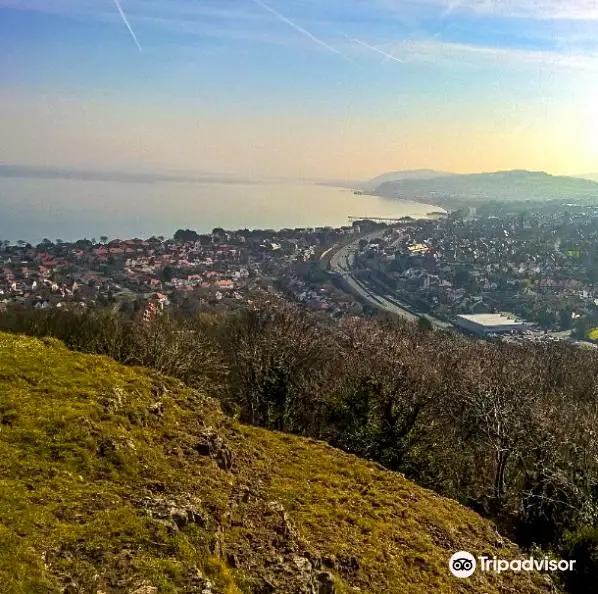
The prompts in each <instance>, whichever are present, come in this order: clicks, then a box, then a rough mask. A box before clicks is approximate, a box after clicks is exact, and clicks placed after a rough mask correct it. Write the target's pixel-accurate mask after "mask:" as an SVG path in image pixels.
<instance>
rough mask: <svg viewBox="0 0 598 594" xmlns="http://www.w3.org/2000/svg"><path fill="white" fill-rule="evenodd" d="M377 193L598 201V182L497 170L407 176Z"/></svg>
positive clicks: (440, 198) (382, 186) (441, 198)
mask: <svg viewBox="0 0 598 594" xmlns="http://www.w3.org/2000/svg"><path fill="white" fill-rule="evenodd" d="M376 194H379V195H381V196H387V197H401V198H409V199H427V200H434V201H435V203H436V204H440V205H442V204H444V203H445V202H447V203H448V202H449V201H450V200H451V199H455V198H456V199H460V200H465V201H470V202H476V201H484V200H517V201H519V200H562V199H568V200H572V199H580V198H581V199H590V200H594V201H595V200H598V184H597V183H596V182H593V181H589V180H586V179H579V178H575V177H565V176H557V175H549V174H548V173H544V172H535V171H497V172H495V173H475V174H470V175H451V176H448V177H435V178H433V179H405V180H399V181H392V182H386V183H382V184H380V185H379V186H378V187H377V188H376Z"/></svg>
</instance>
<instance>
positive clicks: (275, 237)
mask: <svg viewBox="0 0 598 594" xmlns="http://www.w3.org/2000/svg"><path fill="white" fill-rule="evenodd" d="M342 250H345V251H346V252H347V253H346V254H345V259H346V262H345V268H344V269H343V268H342V267H341V268H337V266H336V265H335V257H336V258H337V259H338V256H339V254H341V253H343V252H342ZM597 253H598V212H597V211H596V210H595V209H593V208H590V207H586V208H576V207H571V208H569V209H564V210H563V209H561V210H555V209H554V208H551V209H548V210H547V209H543V208H542V207H541V206H538V207H536V208H535V209H529V210H528V211H527V212H525V213H521V212H511V213H502V214H500V216H497V215H489V216H488V215H483V216H480V215H478V214H477V213H475V212H472V211H471V210H467V209H466V210H465V211H455V212H453V213H451V214H449V215H448V216H444V217H438V216H436V217H434V218H428V219H411V218H409V217H405V218H404V219H403V220H400V221H394V222H391V221H389V222H388V223H384V222H374V221H367V220H363V221H354V222H353V224H352V225H347V226H343V227H339V228H331V227H320V228H313V229H304V228H297V229H282V230H247V229H245V230H238V231H226V230H224V229H219V228H217V229H214V230H213V231H212V232H211V233H206V234H199V233H197V232H195V231H193V230H189V229H187V230H185V229H180V230H178V231H177V232H176V233H175V234H174V236H173V237H172V238H165V237H151V238H149V239H135V238H134V239H112V240H108V238H107V237H101V238H99V240H96V239H95V238H92V239H82V240H79V241H75V242H64V241H60V240H56V241H52V240H49V239H44V240H43V241H42V242H41V243H39V244H37V245H32V244H29V243H26V242H24V241H20V242H17V243H16V244H11V243H9V242H2V243H1V244H0V309H4V310H5V309H6V308H9V307H12V306H16V307H28V308H35V309H48V308H64V307H79V308H85V307H96V306H103V307H111V308H114V309H115V310H120V311H123V312H125V313H129V314H136V313H139V314H142V315H145V316H147V317H151V316H152V315H156V314H157V313H159V312H160V311H165V310H176V311H177V312H180V313H182V314H184V315H193V314H196V313H199V312H202V311H206V310H210V309H214V308H216V309H234V308H238V307H241V306H244V305H246V304H248V303H251V302H252V300H254V299H255V298H256V295H258V294H259V295H262V296H263V295H264V294H266V295H268V294H270V295H272V296H276V297H277V298H283V299H289V300H291V301H294V302H296V303H300V304H302V305H303V306H304V307H306V308H308V309H310V310H315V311H319V312H322V313H323V314H325V315H327V316H331V317H333V318H341V317H343V316H345V315H368V314H373V313H375V312H376V311H377V310H385V309H387V310H388V311H391V312H392V313H405V315H406V316H407V317H408V316H411V317H413V318H420V319H421V318H424V319H425V320H431V321H432V322H435V323H437V324H438V325H439V326H441V327H452V326H453V325H454V324H455V322H458V321H459V319H460V317H462V316H485V315H486V316H487V315H489V314H496V315H501V314H504V315H505V316H506V317H508V319H511V320H514V321H516V322H517V323H519V324H520V326H518V327H517V330H518V331H517V332H509V335H512V334H514V333H516V334H518V335H522V336H527V337H528V338H529V339H531V337H536V338H537V337H538V335H541V334H548V335H550V336H557V335H558V336H559V337H561V338H563V337H564V338H571V339H584V340H585V339H590V340H593V338H595V337H598V333H596V334H595V335H593V334H592V333H593V332H595V328H596V327H598V290H597V288H596V286H597V284H598V264H596V261H595V258H594V255H595V254H597ZM385 303H386V304H389V303H390V304H392V307H385ZM393 308H394V309H396V311H392V309H393ZM480 319H481V318H480ZM456 326H457V327H459V328H461V329H463V327H464V324H459V323H457V324H456ZM511 339H512V338H511Z"/></svg>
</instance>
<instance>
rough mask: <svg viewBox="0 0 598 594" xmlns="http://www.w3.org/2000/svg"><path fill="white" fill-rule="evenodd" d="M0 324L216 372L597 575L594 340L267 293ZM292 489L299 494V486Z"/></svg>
mask: <svg viewBox="0 0 598 594" xmlns="http://www.w3.org/2000/svg"><path fill="white" fill-rule="evenodd" d="M72 316H78V317H77V318H73V317H72ZM104 325H105V326H106V329H105V330H104V331H101V330H100V329H99V328H98V326H104ZM0 327H2V328H4V329H6V330H12V331H20V332H26V333H28V334H32V335H37V336H55V337H58V338H60V339H61V340H64V341H65V342H66V344H67V345H68V346H70V347H71V348H75V349H77V350H81V351H87V352H94V353H101V354H106V355H109V356H111V357H113V358H115V359H117V360H120V361H122V362H124V363H129V364H135V365H138V364H143V365H147V366H149V367H154V368H156V369H159V370H160V371H162V372H164V373H167V374H169V375H173V376H175V377H178V378H179V379H181V380H183V381H184V382H185V383H186V384H187V385H189V386H191V387H195V388H198V389H202V390H205V389H206V387H208V389H210V388H209V386H212V385H213V386H214V391H213V392H212V393H214V394H216V395H217V396H218V398H219V399H220V401H221V402H222V405H223V407H224V408H225V410H226V411H227V412H228V413H229V414H230V415H231V416H233V417H235V418H237V419H239V420H241V421H242V422H245V423H250V424H252V425H257V426H262V427H265V428H268V429H275V430H278V431H285V432H288V433H295V434H298V435H302V436H305V437H310V438H316V439H320V440H325V441H327V442H328V443H329V444H331V445H333V446H335V447H338V448H341V449H344V450H345V451H347V452H349V453H352V454H356V455H358V456H360V457H362V458H365V459H368V460H372V461H375V462H378V463H380V464H382V465H383V466H384V467H386V468H389V469H391V470H394V471H400V472H402V473H404V474H405V475H406V476H407V477H408V478H409V479H412V480H414V481H416V482H417V483H419V484H420V485H422V486H424V487H427V488H429V489H432V490H434V491H436V492H437V493H439V494H441V495H444V496H448V497H451V498H453V499H456V500H457V501H459V502H461V503H462V504H465V505H467V506H469V507H470V508H472V509H473V510H476V511H478V512H480V513H481V514H482V515H484V516H486V517H488V518H490V519H492V520H493V521H495V522H496V523H497V524H498V526H499V529H500V530H501V531H502V532H503V533H506V534H507V535H508V536H509V537H510V538H512V539H514V540H515V541H516V542H518V543H519V544H520V545H521V546H523V547H524V548H526V549H530V550H532V549H538V548H539V549H541V550H543V551H545V552H549V553H552V554H554V555H556V556H562V557H564V558H576V557H575V555H576V554H578V553H579V552H580V551H584V559H585V560H586V562H585V563H583V564H582V563H580V566H581V565H583V569H582V570H580V572H579V573H578V574H576V576H575V577H574V578H573V577H571V576H569V577H570V579H569V580H568V584H567V586H568V587H569V590H570V592H573V593H578V592H579V593H585V592H588V591H590V589H591V588H592V587H593V586H590V584H594V583H595V579H596V575H597V573H596V572H597V569H598V567H597V564H596V563H595V559H596V558H597V557H598V547H597V545H596V538H595V531H596V529H598V521H597V516H598V488H597V485H598V438H597V436H596V426H597V424H598V407H597V405H596V394H597V393H598V354H597V353H596V352H595V351H594V350H585V349H577V348H575V347H573V346H571V345H559V344H539V345H531V344H530V345H526V346H516V345H508V344H504V343H489V342H480V341H471V340H466V339H464V338H461V337H459V336H456V335H454V334H451V333H445V332H433V331H430V330H429V329H428V328H426V327H424V326H423V325H420V326H418V325H417V324H410V323H406V322H403V321H400V320H386V319H381V320H363V319H345V320H343V321H342V322H340V323H332V322H330V321H327V320H323V319H320V318H317V317H314V316H312V315H309V314H307V313H304V312H301V311H298V310H296V309H295V308H293V307H290V306H287V305H276V304H270V305H264V306H263V307H262V306H258V307H256V308H255V309H253V310H247V311H242V312H238V313H236V314H229V315H218V316H211V317H202V318H199V319H194V320H176V319H174V318H170V317H167V316H164V317H161V318H158V319H156V320H155V321H154V322H152V323H150V324H144V323H143V322H141V321H136V320H124V319H122V318H114V317H113V316H112V315H109V314H105V313H102V312H93V311H91V312H87V313H80V314H69V313H67V312H49V313H48V312H25V311H20V312H19V311H12V312H9V313H8V314H6V315H3V316H0ZM214 370H215V371H216V373H213V371H214ZM210 391H212V390H211V389H210ZM244 431H249V430H247V429H244ZM264 435H269V434H264ZM289 439H290V438H289ZM287 454H288V452H287ZM268 455H270V454H268ZM308 460H309V456H307V457H306V462H305V463H306V464H307V465H309V462H308ZM333 482H334V481H331V482H330V483H328V482H326V484H333ZM309 484H312V483H309ZM311 488H313V485H312V487H310V488H308V489H307V492H310V491H309V489H311ZM296 497H297V501H301V502H305V501H307V500H308V499H309V498H308V496H307V495H306V491H305V490H302V489H299V490H297V491H296ZM280 498H283V499H284V496H283V495H282V494H281V495H280ZM339 501H340V500H339ZM347 501H348V500H347ZM337 503H338V502H337ZM291 507H292V505H291ZM341 507H342V506H341ZM319 521H320V522H321V523H322V525H323V526H325V525H327V524H326V523H325V522H323V520H322V519H321V518H320V520H319ZM315 524H317V522H316V523H315ZM315 524H314V526H315ZM330 525H333V523H332V524H330ZM310 526H311V525H310ZM314 529H315V528H314ZM347 542H349V541H347ZM422 550H423V549H422ZM580 554H581V553H580ZM378 591H385V590H384V589H381V590H378ZM411 591H416V590H411Z"/></svg>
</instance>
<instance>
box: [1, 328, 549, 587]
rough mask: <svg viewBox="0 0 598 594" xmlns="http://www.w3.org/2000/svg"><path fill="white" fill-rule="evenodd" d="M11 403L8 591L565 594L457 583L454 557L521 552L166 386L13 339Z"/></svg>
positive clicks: (485, 529)
mask: <svg viewBox="0 0 598 594" xmlns="http://www.w3.org/2000/svg"><path fill="white" fill-rule="evenodd" d="M96 344H97V343H96ZM287 356H288V354H287ZM304 362H305V363H306V362H307V361H305V360H304ZM0 394H1V397H0V429H1V430H0V477H1V478H0V484H1V488H0V533H1V536H2V538H1V539H0V581H1V583H2V592H4V593H6V594H17V593H18V594H21V593H22V594H31V593H34V592H40V593H41V592H44V593H51V592H69V593H74V592H82V593H88V592H89V593H93V594H99V593H106V594H112V593H120V592H123V593H125V592H126V593H136V594H142V593H143V594H150V593H157V592H160V593H168V592H189V593H191V592H198V593H206V592H210V593H213V594H218V593H221V594H238V593H241V592H248V593H249V592H254V593H258V592H277V593H278V592H280V593H285V592H288V593H291V592H292V593H295V592H319V593H326V592H328V593H335V592H336V593H341V594H342V593H349V592H357V591H359V592H362V593H366V592H371V593H376V594H377V593H380V592H396V593H404V594H418V593H421V594H427V593H429V592H431V591H434V592H439V593H448V592H462V593H466V592H480V591H483V592H488V593H498V592H505V591H516V592H518V593H520V594H532V593H539V592H549V591H550V590H549V588H548V585H547V584H546V583H545V582H544V581H542V580H540V579H538V580H537V581H534V579H533V578H531V577H530V576H529V575H521V574H511V575H506V574H505V575H503V576H500V577H499V576H496V575H493V574H481V573H480V574H478V575H476V576H475V577H474V578H472V579H471V580H464V581H463V582H456V581H455V579H454V578H453V577H452V576H450V574H449V572H448V568H447V560H448V558H449V557H450V554H451V553H452V552H453V551H454V550H458V549H465V550H472V551H480V552H482V551H483V552H485V553H487V554H489V555H499V554H500V555H501V556H502V557H506V558H513V557H514V556H516V555H518V554H519V552H518V550H517V549H516V548H515V547H514V546H513V545H511V544H510V543H509V542H507V541H504V540H503V539H501V538H500V537H498V536H497V534H496V532H495V530H494V528H493V526H492V525H491V524H490V523H489V522H487V521H485V520H482V519H481V518H480V517H479V516H477V515H476V514H475V513H473V512H472V511H470V510H467V509H466V508H464V507H461V506H459V505H458V504H457V503H455V502H453V501H450V500H448V499H443V498H440V497H438V496H437V495H435V494H433V493H432V492H430V491H426V490H424V489H421V488H419V487H416V486H415V485H414V484H413V483H411V482H409V481H408V480H406V479H404V478H403V477H402V476H401V475H399V474H396V473H390V472H388V471H384V470H383V469H381V468H380V467H379V466H378V465H375V464H373V463H369V462H366V461H363V460H359V459H357V458H354V457H352V456H350V455H348V454H343V453H342V452H339V451H337V450H334V449H332V448H330V447H329V446H326V445H324V444H322V443H318V442H314V441H312V440H307V439H303V438H299V437H293V436H289V435H284V434H280V433H272V432H268V431H266V430H263V429H258V428H252V427H248V426H242V425H239V424H237V423H235V422H233V421H231V420H230V418H228V417H225V416H224V415H223V414H222V413H221V412H220V410H219V407H218V405H217V403H216V401H214V400H212V399H210V398H207V397H206V396H204V395H203V394H202V393H201V392H199V391H198V390H194V389H191V388H189V387H187V386H185V385H184V384H182V383H181V382H180V381H178V380H175V379H168V378H166V377H165V376H162V375H160V374H158V373H157V372H154V371H151V370H144V369H141V368H138V367H123V366H121V365H118V364H117V363H115V362H113V361H112V360H110V359H109V358H108V357H105V356H91V355H83V354H78V353H73V352H70V351H68V350H67V349H66V348H65V347H64V346H63V345H62V344H61V343H59V342H58V341H56V340H54V339H43V340H38V339H32V338H27V337H24V336H22V335H8V334H2V333H0Z"/></svg>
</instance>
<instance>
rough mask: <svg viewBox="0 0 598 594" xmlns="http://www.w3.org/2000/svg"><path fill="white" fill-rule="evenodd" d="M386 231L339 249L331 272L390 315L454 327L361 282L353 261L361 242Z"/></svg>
mask: <svg viewBox="0 0 598 594" xmlns="http://www.w3.org/2000/svg"><path fill="white" fill-rule="evenodd" d="M385 231H386V229H382V230H379V231H375V232H374V233H369V234H368V235H365V236H362V237H360V238H359V239H357V240H355V241H353V242H351V243H349V244H347V245H345V246H343V247H341V248H339V249H338V250H337V251H336V252H335V253H334V254H333V255H332V257H331V258H330V270H331V271H332V272H336V273H337V274H338V275H340V276H341V277H342V278H343V280H344V281H345V283H346V284H347V285H348V286H349V288H350V290H351V292H352V293H353V294H354V295H356V296H357V297H359V298H360V299H362V300H363V301H365V302H366V303H368V304H369V305H371V306H372V307H375V308H377V309H381V310H383V311H387V312H389V313H392V314H395V315H399V316H401V317H403V318H406V319H407V320H410V321H412V322H415V321H417V320H418V319H419V318H420V317H426V318H427V319H428V320H430V322H431V323H432V325H433V326H434V327H436V328H441V329H445V330H446V329H447V328H451V327H452V325H451V324H449V323H447V322H443V321H442V320H437V319H436V318H433V317H432V316H429V315H425V316H424V315H423V314H422V315H417V314H414V313H412V312H411V311H409V310H408V309H406V308H405V307H402V306H401V304H400V302H399V301H398V300H397V298H396V297H395V296H394V295H392V294H381V293H378V292H375V291H373V290H372V289H371V288H370V287H369V286H366V285H365V284H364V283H363V282H361V281H360V280H359V279H357V277H356V276H355V274H354V273H353V270H352V268H353V260H354V257H355V253H356V252H357V251H358V250H359V241H360V240H361V239H366V240H367V241H370V240H372V239H378V238H380V237H382V236H383V235H384V232H385ZM326 253H327V252H326Z"/></svg>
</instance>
